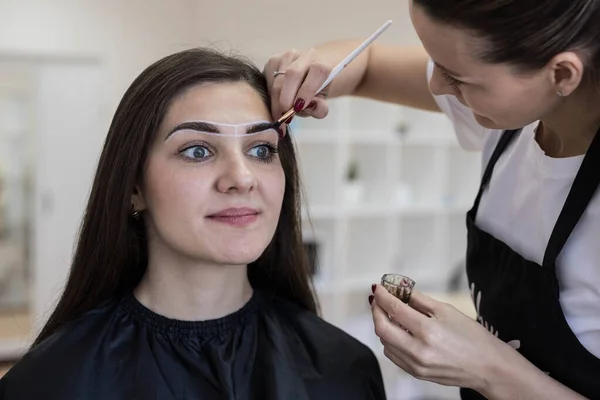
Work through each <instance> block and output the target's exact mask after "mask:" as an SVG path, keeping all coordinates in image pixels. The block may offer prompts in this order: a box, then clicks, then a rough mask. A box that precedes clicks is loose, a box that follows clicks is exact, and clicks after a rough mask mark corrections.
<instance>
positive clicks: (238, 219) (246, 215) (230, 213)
mask: <svg viewBox="0 0 600 400" xmlns="http://www.w3.org/2000/svg"><path fill="white" fill-rule="evenodd" d="M259 215H260V212H259V211H257V210H255V209H253V208H247V207H242V208H228V209H225V210H222V211H219V212H217V213H215V214H211V215H209V216H207V218H208V219H210V220H212V221H215V222H221V223H224V224H228V225H234V226H246V225H250V224H252V223H253V222H255V221H256V220H257V219H258V216H259Z"/></svg>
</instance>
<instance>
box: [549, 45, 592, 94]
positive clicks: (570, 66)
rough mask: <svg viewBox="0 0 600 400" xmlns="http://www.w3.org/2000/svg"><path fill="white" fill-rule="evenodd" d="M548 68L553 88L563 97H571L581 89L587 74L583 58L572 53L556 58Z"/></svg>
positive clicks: (558, 55)
mask: <svg viewBox="0 0 600 400" xmlns="http://www.w3.org/2000/svg"><path fill="white" fill-rule="evenodd" d="M548 68H549V72H550V80H551V84H552V87H553V89H554V90H555V91H556V92H557V93H560V94H561V95H562V96H568V95H570V94H571V93H573V92H574V91H575V89H577V87H579V84H580V83H581V81H582V80H583V74H584V72H585V65H584V64H583V61H582V59H581V57H580V56H579V55H577V54H576V53H574V52H572V51H567V52H563V53H560V54H557V55H556V56H554V57H553V58H552V60H550V63H549V64H548Z"/></svg>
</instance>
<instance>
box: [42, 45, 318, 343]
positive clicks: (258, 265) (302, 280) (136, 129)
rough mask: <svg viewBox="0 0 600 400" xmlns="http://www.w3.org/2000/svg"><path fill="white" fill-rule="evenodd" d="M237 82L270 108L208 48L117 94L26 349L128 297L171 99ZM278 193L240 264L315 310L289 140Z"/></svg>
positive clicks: (257, 74)
mask: <svg viewBox="0 0 600 400" xmlns="http://www.w3.org/2000/svg"><path fill="white" fill-rule="evenodd" d="M225 82H245V83H247V84H248V85H250V86H251V87H252V88H253V89H254V90H256V92H258V94H259V95H260V96H261V98H262V99H263V101H264V103H265V106H266V107H267V108H268V109H270V104H269V102H270V97H269V93H268V89H267V83H266V81H265V78H264V76H263V74H262V73H261V71H259V70H258V69H257V68H256V67H255V66H254V65H253V64H252V63H250V62H248V61H246V60H245V59H243V58H242V57H234V56H229V55H225V54H222V53H220V52H218V51H215V50H209V49H191V50H186V51H182V52H179V53H176V54H173V55H170V56H167V57H165V58H163V59H161V60H159V61H157V62H155V63H154V64H152V65H151V66H149V67H148V68H147V69H146V70H144V71H143V72H142V73H141V74H140V76H139V77H137V79H135V81H134V82H133V83H132V84H131V86H130V87H129V89H128V90H127V91H126V93H125V94H124V96H123V99H122V100H121V102H120V104H119V106H118V108H117V110H116V113H115V115H114V118H113V120H112V124H111V126H110V129H109V131H108V135H107V138H106V141H105V143H104V149H103V151H102V155H101V157H100V161H99V165H98V169H97V172H96V177H95V179H94V183H93V186H92V191H91V194H90V198H89V202H88V205H87V209H86V212H85V215H84V218H83V223H82V226H81V230H80V234H79V238H78V243H77V248H76V250H75V254H74V258H73V262H72V265H71V270H70V274H69V278H68V281H67V283H66V287H65V290H64V293H63V294H62V297H61V298H60V300H59V302H58V305H57V307H56V309H55V310H54V312H53V313H52V315H51V316H50V318H49V320H48V322H47V323H46V325H45V326H44V328H43V329H42V330H41V332H40V334H39V336H38V337H37V338H36V340H35V342H34V345H33V346H36V345H37V344H39V343H40V342H41V341H43V340H44V339H46V338H47V337H49V336H50V335H52V334H53V333H55V332H56V331H58V330H59V329H60V328H61V327H63V326H64V325H65V324H67V323H68V322H70V321H73V320H75V319H77V318H78V317H80V316H81V315H83V314H84V313H85V312H87V311H89V310H91V309H93V308H95V307H97V306H99V305H100V304H101V303H103V302H105V301H107V300H109V299H112V298H115V297H119V296H121V295H125V294H127V293H129V292H131V291H132V290H133V289H134V288H135V287H136V286H137V285H138V283H139V282H140V280H141V278H142V275H143V274H144V272H145V270H146V266H147V262H148V258H147V242H146V230H145V225H144V221H143V218H140V219H139V220H136V219H135V218H133V217H132V216H131V212H132V204H131V198H132V194H133V192H134V186H135V185H136V184H137V183H138V182H140V179H141V177H142V175H143V174H144V167H145V164H146V158H147V155H148V151H149V148H150V146H151V143H152V141H153V138H154V137H155V135H156V133H157V130H158V128H159V125H160V124H161V122H162V120H163V118H164V117H165V114H166V113H167V111H168V109H169V106H170V105H171V104H172V102H173V100H174V99H176V98H177V97H178V96H180V95H181V94H183V93H184V92H185V91H186V90H188V89H190V88H191V87H193V86H196V85H199V84H204V83H225ZM278 149H279V156H280V159H281V164H282V167H283V170H284V174H285V181H286V183H285V192H284V196H283V205H282V209H281V215H280V218H279V223H278V225H277V228H276V232H275V235H274V237H273V240H272V241H271V243H270V244H269V246H268V247H267V249H266V250H265V252H264V253H263V254H262V255H261V256H260V258H259V259H258V260H256V262H254V263H252V264H250V265H249V266H248V276H249V279H250V282H251V284H252V285H253V287H254V288H257V289H261V290H263V291H265V292H267V293H268V294H273V295H277V296H280V297H283V298H286V299H288V300H290V301H292V302H293V303H296V304H298V305H299V306H301V307H303V308H305V309H308V310H310V311H313V312H316V310H317V304H316V298H315V296H314V292H313V290H312V285H311V278H310V273H309V267H308V258H307V256H306V252H305V250H304V247H303V244H302V233H301V218H300V189H299V179H298V175H299V174H298V167H297V162H296V155H295V153H294V146H293V143H292V141H291V139H290V135H286V136H285V137H284V139H283V140H281V141H280V143H279V146H278Z"/></svg>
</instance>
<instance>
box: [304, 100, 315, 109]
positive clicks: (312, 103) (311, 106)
mask: <svg viewBox="0 0 600 400" xmlns="http://www.w3.org/2000/svg"><path fill="white" fill-rule="evenodd" d="M316 107H317V102H316V101H314V100H313V101H311V102H310V103H308V106H307V107H306V109H307V110H308V109H311V110H312V109H314V108H316Z"/></svg>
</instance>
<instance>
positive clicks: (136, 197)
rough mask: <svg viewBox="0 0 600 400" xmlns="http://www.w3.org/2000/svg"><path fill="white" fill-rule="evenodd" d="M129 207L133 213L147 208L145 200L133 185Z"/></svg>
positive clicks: (140, 191) (137, 187) (138, 188)
mask: <svg viewBox="0 0 600 400" xmlns="http://www.w3.org/2000/svg"><path fill="white" fill-rule="evenodd" d="M131 205H132V208H133V211H143V210H145V209H146V208H147V204H146V200H145V199H144V194H143V193H142V190H141V189H140V187H139V186H138V185H135V186H134V188H133V194H132V195H131Z"/></svg>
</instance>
